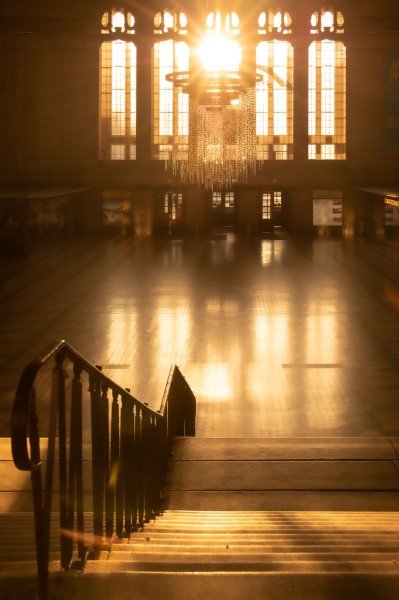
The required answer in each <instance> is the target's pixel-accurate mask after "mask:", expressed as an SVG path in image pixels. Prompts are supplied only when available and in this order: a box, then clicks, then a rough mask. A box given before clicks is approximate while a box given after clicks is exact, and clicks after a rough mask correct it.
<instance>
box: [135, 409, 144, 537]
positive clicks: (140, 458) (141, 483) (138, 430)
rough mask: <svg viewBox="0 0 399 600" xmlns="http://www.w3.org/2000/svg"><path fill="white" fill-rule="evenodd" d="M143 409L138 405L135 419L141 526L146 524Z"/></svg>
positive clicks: (138, 513) (138, 506)
mask: <svg viewBox="0 0 399 600" xmlns="http://www.w3.org/2000/svg"><path fill="white" fill-rule="evenodd" d="M142 416H143V410H142V408H141V407H139V406H138V405H136V420H135V431H136V433H135V442H136V445H135V458H136V487H137V523H138V526H139V527H142V526H143V524H144V466H143V446H142V443H143V437H142V435H143V429H142Z"/></svg>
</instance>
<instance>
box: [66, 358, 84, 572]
mask: <svg viewBox="0 0 399 600" xmlns="http://www.w3.org/2000/svg"><path fill="white" fill-rule="evenodd" d="M73 372H74V377H73V380H72V401H71V436H70V439H71V441H70V479H69V502H68V504H69V506H68V526H69V527H70V528H71V530H72V527H73V519H74V492H75V488H74V485H75V481H76V521H77V530H78V557H79V560H80V563H81V565H83V564H84V561H85V558H86V546H85V544H84V541H83V534H84V517H83V510H84V507H83V423H82V382H81V374H82V366H81V365H80V364H79V363H78V362H75V363H74V367H73ZM72 490H73V493H72Z"/></svg>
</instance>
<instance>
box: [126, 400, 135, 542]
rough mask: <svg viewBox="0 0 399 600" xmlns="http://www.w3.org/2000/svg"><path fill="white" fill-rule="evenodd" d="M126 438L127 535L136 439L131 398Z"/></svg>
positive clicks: (131, 522)
mask: <svg viewBox="0 0 399 600" xmlns="http://www.w3.org/2000/svg"><path fill="white" fill-rule="evenodd" d="M126 409H127V410H126V417H125V418H126V439H125V458H126V460H125V466H124V473H125V535H126V536H127V537H129V536H130V534H131V532H132V528H133V518H132V517H133V515H132V503H133V491H134V490H133V481H132V478H131V464H132V459H133V454H132V448H133V439H134V413H133V411H134V407H133V402H132V400H131V398H129V401H128V402H127V405H126Z"/></svg>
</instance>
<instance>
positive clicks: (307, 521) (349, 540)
mask: <svg viewBox="0 0 399 600" xmlns="http://www.w3.org/2000/svg"><path fill="white" fill-rule="evenodd" d="M398 442H399V440H398V439H394V438H392V439H390V438H335V439H334V438H327V439H322V438H320V439H316V438H306V439H283V438H281V439H280V438H279V439H252V440H249V439H248V440H245V439H201V438H176V439H175V442H174V446H173V455H172V459H171V461H170V468H169V471H168V479H167V483H166V487H165V493H164V504H165V510H164V512H163V514H162V515H161V516H159V517H157V518H156V519H155V521H150V522H149V523H147V524H146V525H145V527H144V529H143V530H140V531H137V532H135V533H134V534H132V536H131V537H130V539H121V540H118V539H114V540H113V543H112V545H111V546H110V547H107V546H104V548H103V550H102V552H100V555H99V557H98V558H97V559H96V560H94V559H89V560H88V561H87V563H86V567H85V570H84V572H83V574H82V573H80V572H79V571H74V570H73V569H72V570H71V571H69V572H67V573H63V572H60V571H59V563H57V561H55V562H52V563H51V564H50V567H51V576H50V599H53V598H54V599H56V600H64V599H65V600H67V599H68V600H83V599H85V600H87V599H90V598H96V600H105V599H107V600H109V599H110V598H112V599H113V598H118V600H125V599H126V600H128V599H129V600H139V599H140V600H143V599H145V600H147V599H148V600H152V599H155V598H157V599H158V598H162V600H178V599H183V598H184V599H186V598H190V600H191V599H193V600H197V599H198V600H199V599H200V598H201V600H204V599H205V600H213V599H216V598H218V599H219V598H220V597H221V596H223V595H225V596H226V597H228V598H229V600H230V599H232V600H244V599H245V600H246V599H254V600H257V599H258V598H259V599H263V598H267V599H268V600H269V599H272V600H273V599H276V600H277V599H282V598H284V599H290V600H291V599H292V600H299V598H301V599H305V598H306V599H307V600H308V599H309V600H322V599H331V598H333V599H335V598H337V599H338V598H339V599H342V598H344V599H345V598H351V599H353V600H357V599H361V600H369V599H370V600H371V599H372V600H374V599H378V600H380V599H381V600H383V599H384V600H391V599H392V600H393V599H395V600H396V599H397V598H399V511H398V509H399V471H398V468H397V467H398V460H399V452H398V450H399V443H398ZM12 518H14V519H16V520H18V518H19V517H18V515H14V516H13V515H12V514H8V515H7V516H6V517H5V519H4V521H3V520H2V519H0V524H2V523H3V522H5V521H6V520H7V519H12ZM24 518H26V513H25V517H24ZM16 526H17V525H16V521H14V522H13V524H12V527H10V528H9V529H8V532H9V533H8V535H9V536H14V538H16V539H18V538H20V539H25V538H22V537H20V536H22V535H25V533H24V534H23V533H22V532H23V531H24V527H25V526H24V525H23V526H20V528H19V530H17V529H15V527H16ZM30 527H31V526H30ZM4 531H5V530H2V532H1V533H2V536H1V540H2V541H1V544H2V547H3V550H2V553H1V557H2V560H3V561H4V558H5V557H7V551H6V549H7V546H8V547H11V545H12V539H9V538H8V539H7V536H6V535H4V534H3V532H4ZM16 531H18V532H19V533H18V535H16V533H15V532H16ZM26 543H27V542H26ZM56 545H57V539H56V537H55V539H54V542H53V545H52V547H53V549H54V550H56ZM4 546H5V547H6V549H5V550H4ZM9 557H10V555H8V558H9ZM14 558H15V557H14ZM53 558H55V555H53ZM32 559H33V557H32V553H30V554H24V555H21V562H20V567H19V571H18V566H17V563H18V561H16V560H14V561H13V563H14V564H13V567H12V568H10V561H8V567H5V566H4V565H5V564H6V561H4V562H3V567H4V568H2V567H1V566H0V572H1V577H0V597H1V600H3V599H4V600H19V599H20V598H21V599H22V598H24V600H25V598H30V597H32V596H31V594H33V590H34V580H33V579H32V577H31V575H29V573H30V574H32V572H33V565H34V563H33V560H32ZM21 572H23V573H24V574H25V577H24V579H23V581H21V578H20V573H21ZM17 573H18V576H17Z"/></svg>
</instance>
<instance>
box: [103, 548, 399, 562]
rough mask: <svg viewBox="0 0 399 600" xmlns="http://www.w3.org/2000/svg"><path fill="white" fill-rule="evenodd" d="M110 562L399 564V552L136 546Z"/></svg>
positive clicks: (114, 553) (114, 554)
mask: <svg viewBox="0 0 399 600" xmlns="http://www.w3.org/2000/svg"><path fill="white" fill-rule="evenodd" d="M107 560H108V561H121V562H123V561H125V562H127V561H129V560H131V561H133V562H140V561H144V560H149V561H152V560H154V561H156V562H162V561H163V560H164V561H165V562H168V561H174V562H179V561H181V560H184V561H188V562H190V561H193V562H195V561H198V560H201V562H205V561H208V562H209V563H214V562H220V560H227V561H237V562H242V563H245V562H247V561H248V562H251V561H255V562H261V561H265V562H275V561H283V562H284V561H296V560H313V561H319V560H328V561H345V562H346V561H355V562H357V561H365V560H366V561H375V562H378V561H397V562H398V561H399V549H398V548H397V546H396V550H394V551H392V550H391V549H386V548H384V550H383V551H382V552H380V551H372V550H370V549H369V548H367V547H364V548H363V549H362V550H361V551H353V552H350V551H348V550H347V548H346V547H345V548H343V549H342V551H338V549H337V548H334V547H333V546H331V547H330V548H329V549H328V550H324V551H320V549H319V548H317V547H314V546H311V547H310V548H309V550H306V551H301V552H299V551H298V550H297V549H296V548H292V547H291V548H289V547H287V549H286V550H282V549H281V548H279V549H276V550H274V549H270V548H262V547H261V546H256V547H254V548H248V547H247V546H245V545H243V546H236V547H234V546H230V545H226V546H224V547H220V548H217V547H215V546H211V547H210V548H208V549H205V548H204V547H202V548H196V547H195V546H190V547H189V548H188V547H186V548H184V547H181V546H175V547H169V548H161V549H160V548H159V546H158V547H152V548H151V547H149V548H143V549H141V548H140V549H138V548H137V547H135V548H134V549H133V548H131V550H130V551H120V550H119V551H118V552H115V551H114V550H112V551H111V553H110V556H109V557H108V558H107Z"/></svg>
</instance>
